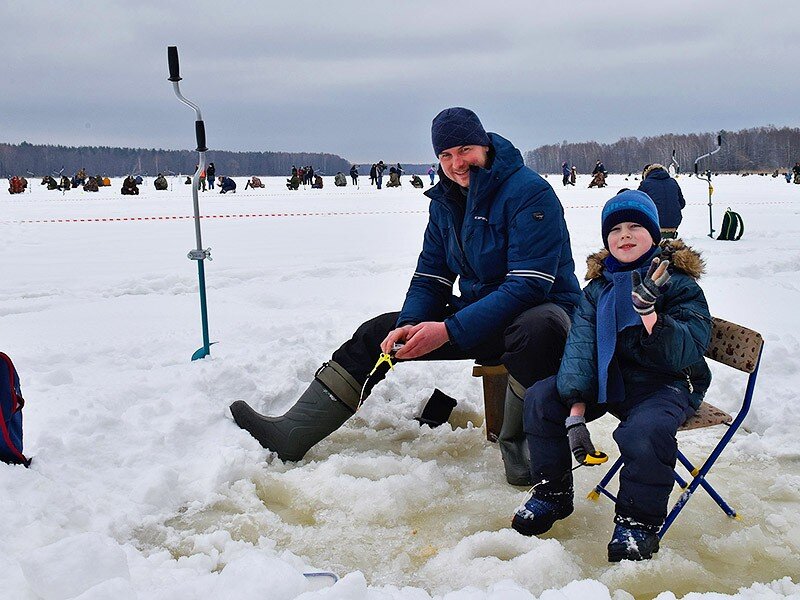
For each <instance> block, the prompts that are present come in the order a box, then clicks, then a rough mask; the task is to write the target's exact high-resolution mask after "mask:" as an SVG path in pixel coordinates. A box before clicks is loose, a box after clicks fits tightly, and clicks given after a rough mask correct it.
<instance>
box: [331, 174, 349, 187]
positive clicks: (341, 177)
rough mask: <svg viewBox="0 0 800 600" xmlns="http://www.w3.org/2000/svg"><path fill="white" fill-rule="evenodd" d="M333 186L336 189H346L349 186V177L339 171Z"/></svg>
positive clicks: (334, 177)
mask: <svg viewBox="0 0 800 600" xmlns="http://www.w3.org/2000/svg"><path fill="white" fill-rule="evenodd" d="M333 185H335V186H336V187H345V186H346V185H347V177H345V174H344V173H342V172H341V171H339V172H338V173H336V175H334V176H333Z"/></svg>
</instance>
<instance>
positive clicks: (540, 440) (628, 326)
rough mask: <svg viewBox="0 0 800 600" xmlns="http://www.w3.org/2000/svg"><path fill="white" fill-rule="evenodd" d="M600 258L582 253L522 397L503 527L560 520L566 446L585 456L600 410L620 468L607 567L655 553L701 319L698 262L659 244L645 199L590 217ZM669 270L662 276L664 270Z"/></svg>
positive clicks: (624, 200)
mask: <svg viewBox="0 0 800 600" xmlns="http://www.w3.org/2000/svg"><path fill="white" fill-rule="evenodd" d="M602 234H603V243H604V245H605V248H606V250H601V251H600V252H598V253H597V254H594V255H593V256H590V257H589V259H588V260H587V264H588V266H589V270H588V273H587V275H586V279H588V280H590V282H589V284H588V285H587V286H586V287H585V288H584V290H583V297H582V299H581V302H580V304H579V305H578V308H577V309H576V312H575V316H574V317H573V322H572V329H571V330H570V333H569V337H568V339H567V345H566V350H565V353H564V358H563V360H562V362H561V366H560V368H559V371H558V375H556V376H554V377H550V378H548V379H544V380H542V381H539V382H537V383H536V384H534V385H533V386H532V387H531V388H529V389H528V392H527V394H526V396H525V409H524V410H525V413H524V425H525V433H526V434H527V437H528V444H529V447H530V449H531V474H532V477H533V481H534V482H536V481H539V482H541V483H539V484H537V485H535V486H534V488H533V491H532V497H531V499H530V500H528V502H526V503H525V505H524V506H520V507H519V508H518V509H517V512H516V514H515V515H514V519H513V523H512V526H513V527H514V529H516V530H517V531H519V532H520V533H522V534H523V535H539V534H542V533H544V532H545V531H547V530H549V529H550V528H551V527H552V526H553V523H555V521H557V520H559V519H563V518H565V517H567V516H568V515H569V514H570V513H572V510H573V505H572V497H573V492H572V472H571V470H570V466H571V460H570V450H572V453H573V454H574V456H575V458H576V459H577V460H578V462H581V463H583V462H584V460H585V459H586V456H587V454H589V453H591V452H594V450H595V449H594V446H593V445H592V441H591V438H590V437H589V431H588V430H587V429H586V421H591V420H593V419H596V418H598V417H600V416H602V415H603V414H605V413H606V412H610V413H611V414H613V415H615V416H616V417H618V418H619V419H620V421H621V423H620V425H619V427H618V428H617V429H616V431H615V432H614V439H615V440H616V442H617V444H618V445H619V448H620V453H621V455H622V457H623V459H624V461H625V465H624V467H623V468H622V470H621V471H620V487H619V494H618V496H617V503H616V511H615V512H616V516H615V518H614V522H615V523H616V526H615V528H614V534H613V536H612V538H611V542H610V543H609V545H608V560H609V561H611V562H617V561H620V560H623V559H630V560H643V559H648V558H650V557H651V556H652V555H653V553H654V552H657V551H658V542H659V538H658V531H659V529H660V528H661V525H662V524H663V522H664V519H665V518H666V514H667V502H668V499H669V494H670V491H671V490H672V486H673V469H674V467H675V460H676V456H677V442H676V440H675V434H676V432H677V430H678V427H679V426H680V425H681V424H682V423H683V422H684V421H685V420H686V418H687V417H689V416H691V415H692V414H693V413H694V411H695V410H696V409H697V407H699V405H700V402H701V401H702V398H703V395H704V394H705V391H706V390H707V389H708V385H709V383H710V382H711V373H710V371H709V369H708V365H706V363H705V360H704V358H703V355H704V353H705V350H706V347H707V346H708V342H709V341H710V339H711V315H710V314H709V311H708V305H707V304H706V300H705V297H704V295H703V291H702V290H701V289H700V287H699V286H698V285H697V283H696V281H695V280H696V279H697V278H698V277H699V276H700V274H701V273H702V272H703V267H704V265H703V261H702V259H701V258H700V256H699V255H698V254H697V253H695V252H694V251H693V250H691V249H690V248H688V247H687V246H685V245H684V244H683V243H682V242H681V241H679V240H675V241H670V242H666V243H665V245H664V246H662V247H659V242H660V240H661V235H660V228H659V221H658V212H657V209H656V207H655V204H654V203H653V201H652V200H651V199H650V197H649V196H647V194H645V193H644V192H640V191H632V190H627V191H623V192H621V193H619V194H618V195H616V196H615V197H613V198H612V199H611V200H609V201H608V202H607V203H606V205H605V207H604V208H603V213H602ZM668 268H669V270H668Z"/></svg>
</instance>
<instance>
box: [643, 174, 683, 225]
mask: <svg viewBox="0 0 800 600" xmlns="http://www.w3.org/2000/svg"><path fill="white" fill-rule="evenodd" d="M650 169H651V170H650V172H649V173H647V175H646V176H645V178H644V179H642V183H641V184H639V191H642V192H644V193H645V194H647V195H648V196H650V198H651V199H652V200H653V202H654V203H655V205H656V208H657V209H658V220H659V223H660V225H661V228H662V229H677V228H678V226H679V225H680V224H681V220H682V219H683V215H682V214H681V210H682V209H683V208H684V207H685V206H686V200H684V198H683V192H681V186H679V185H678V182H677V181H675V180H674V179H673V178H672V177H670V176H669V173H667V171H666V170H665V169H664V168H663V167H661V166H659V165H655V168H653V165H651V166H650Z"/></svg>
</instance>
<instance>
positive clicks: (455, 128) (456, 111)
mask: <svg viewBox="0 0 800 600" xmlns="http://www.w3.org/2000/svg"><path fill="white" fill-rule="evenodd" d="M431 140H432V141H433V151H434V152H435V153H436V156H439V154H441V152H442V151H443V150H447V149H448V148H454V147H455V146H469V145H475V146H490V145H491V141H489V136H488V135H486V131H485V130H484V129H483V125H481V120H480V119H479V118H478V115H476V114H475V113H474V112H472V111H471V110H470V109H468V108H462V107H460V106H455V107H453V108H445V109H444V110H443V111H442V112H440V113H439V114H438V115H436V117H435V118H434V119H433V123H432V124H431Z"/></svg>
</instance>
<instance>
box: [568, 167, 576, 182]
mask: <svg viewBox="0 0 800 600" xmlns="http://www.w3.org/2000/svg"><path fill="white" fill-rule="evenodd" d="M577 180H578V168H577V167H576V166H575V165H572V168H571V169H570V170H569V184H570V185H572V186H574V185H575V182H576V181H577Z"/></svg>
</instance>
